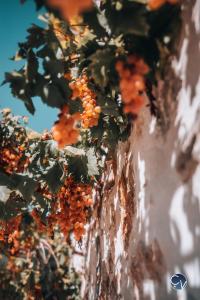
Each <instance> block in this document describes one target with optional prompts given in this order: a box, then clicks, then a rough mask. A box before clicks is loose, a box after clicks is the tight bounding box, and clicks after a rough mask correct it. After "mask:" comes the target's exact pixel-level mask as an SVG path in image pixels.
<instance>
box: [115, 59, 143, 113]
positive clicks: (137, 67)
mask: <svg viewBox="0 0 200 300" xmlns="http://www.w3.org/2000/svg"><path fill="white" fill-rule="evenodd" d="M116 70H117V72H118V74H119V78H120V83H119V87H120V91H121V96H122V102H123V104H124V107H123V109H124V112H125V113H130V114H133V115H137V114H138V113H139V111H140V109H141V108H142V106H143V105H144V91H145V89H146V84H145V77H144V75H146V74H147V73H148V72H149V67H148V66H147V64H146V63H145V62H144V60H143V59H142V58H139V57H136V56H133V55H131V56H129V57H128V58H127V62H123V61H121V60H119V61H118V62H117V63H116Z"/></svg>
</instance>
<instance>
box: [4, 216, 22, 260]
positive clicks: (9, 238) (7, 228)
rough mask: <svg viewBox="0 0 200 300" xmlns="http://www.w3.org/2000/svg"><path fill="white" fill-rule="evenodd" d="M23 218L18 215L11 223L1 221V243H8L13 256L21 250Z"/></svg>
mask: <svg viewBox="0 0 200 300" xmlns="http://www.w3.org/2000/svg"><path fill="white" fill-rule="evenodd" d="M21 220H22V217H21V215H18V216H16V217H13V218H11V219H10V220H9V221H7V222H6V221H0V241H1V242H3V243H6V244H7V245H8V246H9V247H8V248H9V251H10V253H11V255H14V254H15V253H17V252H18V251H19V249H20V242H19V238H20V224H21Z"/></svg>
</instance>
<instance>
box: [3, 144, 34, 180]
mask: <svg viewBox="0 0 200 300" xmlns="http://www.w3.org/2000/svg"><path fill="white" fill-rule="evenodd" d="M24 155H25V148H24V147H23V146H17V147H15V148H13V146H12V145H7V146H6V147H5V148H4V147H2V148H1V149H0V166H1V167H3V168H4V170H5V172H6V173H9V174H12V173H14V172H23V171H24V170H25V169H26V168H27V167H28V164H29V158H28V157H25V158H24ZM23 158H24V159H23Z"/></svg>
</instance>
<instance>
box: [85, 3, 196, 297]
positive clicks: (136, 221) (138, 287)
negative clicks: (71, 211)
mask: <svg viewBox="0 0 200 300" xmlns="http://www.w3.org/2000/svg"><path fill="white" fill-rule="evenodd" d="M178 49H179V51H178V55H177V57H174V58H173V60H172V68H173V70H174V72H175V77H170V76H169V77H166V81H165V82H160V87H159V88H158V90H157V97H158V100H159V101H160V102H164V101H165V103H167V106H168V107H167V112H166V116H165V117H166V119H167V122H168V125H169V129H168V130H166V131H165V133H163V131H162V126H161V127H160V126H159V125H158V124H157V121H156V119H155V118H154V117H152V116H151V115H150V113H149V109H148V108H145V109H144V110H143V112H142V113H141V115H140V116H139V118H138V120H137V122H136V123H135V124H134V127H133V130H132V133H131V136H130V138H129V141H128V142H127V143H125V144H121V145H119V147H118V150H117V158H116V161H110V162H108V163H107V170H106V171H105V174H104V177H103V182H104V189H103V192H102V194H101V195H100V196H99V197H97V204H96V210H95V213H94V214H95V215H94V220H93V223H91V225H90V230H89V235H88V246H87V255H86V261H85V269H86V273H85V282H84V285H83V288H82V295H83V299H89V300H93V299H102V300H103V299H109V300H111V299H112V300H113V299H124V300H132V299H142V300H143V299H151V300H161V299H162V300H165V299H170V300H173V299H178V300H185V299H188V300H194V299H196V300H197V299H200V164H199V163H200V1H199V0H196V1H184V6H183V28H182V33H181V38H180V44H179V46H178ZM170 80H171V82H170V84H169V81H170ZM171 85H174V86H175V89H174V91H173V92H172V91H171V90H170V91H169V90H168V88H169V86H171ZM177 272H181V273H183V274H185V275H186V277H187V279H188V285H187V287H186V288H185V289H184V290H183V291H180V292H177V291H175V290H173V289H172V288H171V286H170V277H171V276H172V275H173V274H174V273H177Z"/></svg>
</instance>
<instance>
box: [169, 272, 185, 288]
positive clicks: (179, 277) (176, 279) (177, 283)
mask: <svg viewBox="0 0 200 300" xmlns="http://www.w3.org/2000/svg"><path fill="white" fill-rule="evenodd" d="M171 285H172V287H173V288H174V289H175V290H183V289H184V288H185V287H186V285H187V279H186V277H185V276H184V275H183V274H180V273H177V274H174V275H173V276H172V277H171Z"/></svg>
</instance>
